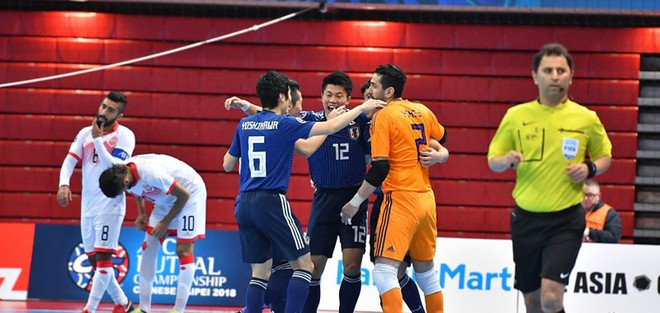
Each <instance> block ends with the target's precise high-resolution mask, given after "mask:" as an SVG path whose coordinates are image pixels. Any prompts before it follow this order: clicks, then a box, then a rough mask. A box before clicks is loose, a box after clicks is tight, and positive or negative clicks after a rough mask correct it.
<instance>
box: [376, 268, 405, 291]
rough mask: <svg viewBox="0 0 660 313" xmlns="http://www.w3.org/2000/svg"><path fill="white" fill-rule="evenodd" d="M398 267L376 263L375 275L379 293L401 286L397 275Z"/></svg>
mask: <svg viewBox="0 0 660 313" xmlns="http://www.w3.org/2000/svg"><path fill="white" fill-rule="evenodd" d="M396 274H397V268H396V267H394V266H392V265H389V264H383V263H376V265H375V266H374V271H373V276H374V282H375V283H376V288H378V293H379V294H381V295H382V294H384V293H386V292H388V291H390V290H392V289H394V288H399V280H398V279H397V277H396Z"/></svg>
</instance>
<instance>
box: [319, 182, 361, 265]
mask: <svg viewBox="0 0 660 313" xmlns="http://www.w3.org/2000/svg"><path fill="white" fill-rule="evenodd" d="M358 189H359V187H352V188H345V189H323V190H321V189H317V190H316V191H315V192H314V199H313V200H312V214H311V215H310V216H309V225H308V227H307V237H308V238H309V246H310V252H311V254H312V255H325V256H326V257H329V258H330V257H332V252H333V251H334V250H335V244H336V242H337V236H339V240H340V242H341V248H342V250H343V249H347V248H359V249H362V250H363V252H364V249H365V247H366V239H367V210H368V208H369V201H366V200H365V201H364V202H362V204H361V205H360V209H359V210H358V212H357V213H356V214H355V216H353V218H352V219H351V225H345V224H344V223H342V222H341V216H340V215H339V214H340V213H341V208H342V207H343V206H344V205H345V204H346V203H348V202H349V201H351V199H352V198H353V196H354V195H355V193H356V192H357V190H358Z"/></svg>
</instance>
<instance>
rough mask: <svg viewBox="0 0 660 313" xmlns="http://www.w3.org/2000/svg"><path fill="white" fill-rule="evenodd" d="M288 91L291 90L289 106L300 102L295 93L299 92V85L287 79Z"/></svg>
mask: <svg viewBox="0 0 660 313" xmlns="http://www.w3.org/2000/svg"><path fill="white" fill-rule="evenodd" d="M289 89H291V104H296V102H298V100H300V97H298V93H297V91H300V85H298V82H297V81H295V80H293V79H289Z"/></svg>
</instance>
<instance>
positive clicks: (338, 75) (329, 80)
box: [321, 70, 353, 97]
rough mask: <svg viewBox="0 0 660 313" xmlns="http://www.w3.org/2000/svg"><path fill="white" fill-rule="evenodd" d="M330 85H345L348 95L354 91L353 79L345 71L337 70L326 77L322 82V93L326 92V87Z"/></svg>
mask: <svg viewBox="0 0 660 313" xmlns="http://www.w3.org/2000/svg"><path fill="white" fill-rule="evenodd" d="M328 85H336V86H341V87H343V88H344V90H346V96H349V97H350V96H351V93H352V92H353V80H351V78H350V77H348V75H346V73H344V72H343V71H339V70H337V71H334V72H332V73H330V74H329V75H328V76H326V77H324V78H323V82H322V83H321V93H323V92H325V87H327V86H328Z"/></svg>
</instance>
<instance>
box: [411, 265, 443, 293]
mask: <svg viewBox="0 0 660 313" xmlns="http://www.w3.org/2000/svg"><path fill="white" fill-rule="evenodd" d="M415 270H416V269H415ZM415 277H416V278H417V286H419V288H420V289H422V292H424V294H425V295H430V294H434V293H436V292H439V291H441V289H440V275H439V273H438V270H437V269H436V268H435V267H432V268H431V269H430V270H428V271H426V272H417V271H416V272H415Z"/></svg>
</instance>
